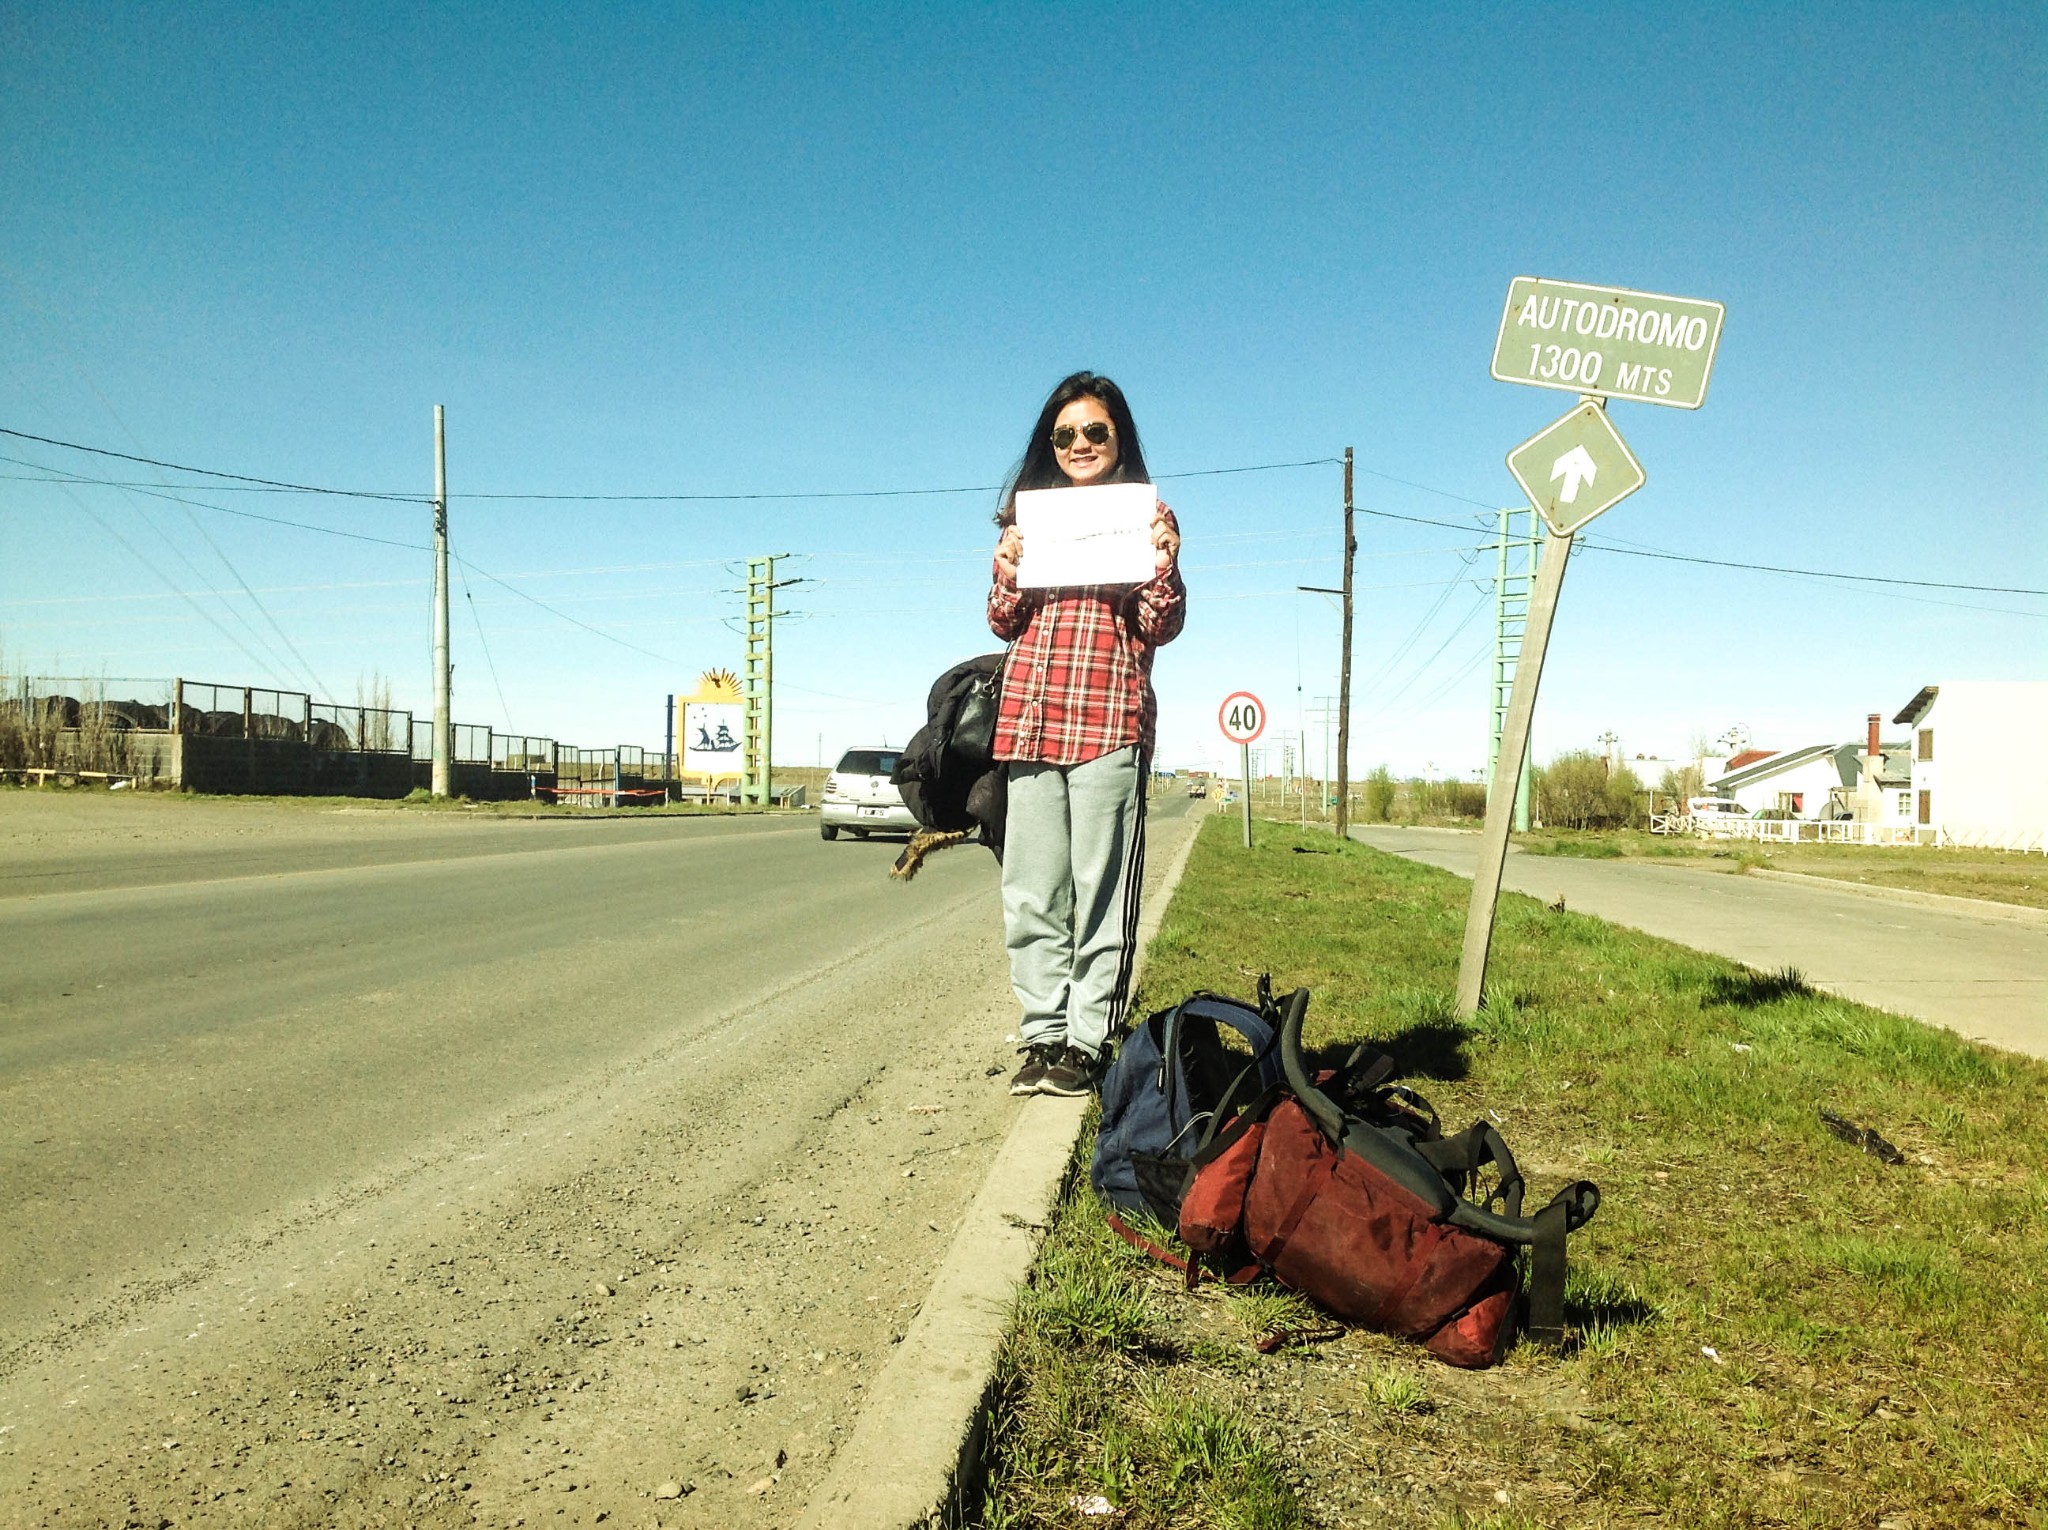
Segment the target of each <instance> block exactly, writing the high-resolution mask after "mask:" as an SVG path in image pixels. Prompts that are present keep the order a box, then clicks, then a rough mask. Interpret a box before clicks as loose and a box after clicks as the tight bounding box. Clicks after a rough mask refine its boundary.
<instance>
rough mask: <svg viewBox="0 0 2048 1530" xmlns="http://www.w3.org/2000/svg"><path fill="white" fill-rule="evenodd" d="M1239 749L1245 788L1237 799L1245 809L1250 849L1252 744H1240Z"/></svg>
mask: <svg viewBox="0 0 2048 1530" xmlns="http://www.w3.org/2000/svg"><path fill="white" fill-rule="evenodd" d="M1238 749H1239V755H1238V766H1239V774H1240V775H1241V776H1242V777H1243V778H1244V780H1243V786H1244V790H1243V792H1242V794H1241V795H1240V796H1239V797H1238V799H1237V800H1238V804H1239V806H1241V807H1242V808H1243V809H1244V847H1245V849H1247V850H1249V849H1251V847H1252V746H1251V745H1250V744H1240V745H1239V746H1238Z"/></svg>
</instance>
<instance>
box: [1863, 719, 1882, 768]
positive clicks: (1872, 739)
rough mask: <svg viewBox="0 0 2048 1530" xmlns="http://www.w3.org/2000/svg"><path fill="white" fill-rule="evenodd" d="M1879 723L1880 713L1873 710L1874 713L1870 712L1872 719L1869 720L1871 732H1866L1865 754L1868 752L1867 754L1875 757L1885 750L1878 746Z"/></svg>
mask: <svg viewBox="0 0 2048 1530" xmlns="http://www.w3.org/2000/svg"><path fill="white" fill-rule="evenodd" d="M1877 724H1878V714H1877V713H1875V712H1872V713H1871V714H1870V720H1869V732H1868V733H1867V734H1866V736H1865V737H1866V742H1865V743H1864V746H1863V752H1864V753H1865V754H1867V755H1870V756H1871V757H1872V758H1873V759H1874V758H1877V757H1878V756H1880V755H1882V754H1883V752H1884V751H1883V750H1882V749H1881V748H1880V747H1879V746H1878V742H1877Z"/></svg>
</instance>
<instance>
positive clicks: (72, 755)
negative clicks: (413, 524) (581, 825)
mask: <svg viewBox="0 0 2048 1530" xmlns="http://www.w3.org/2000/svg"><path fill="white" fill-rule="evenodd" d="M379 696H380V699H389V698H388V692H382V691H380V693H379ZM451 732H452V737H451V740H450V742H451V744H452V750H451V753H452V757H453V763H456V764H460V765H482V766H485V767H487V768H489V769H491V770H493V771H499V772H505V773H510V774H515V775H517V774H525V775H529V776H543V775H558V777H559V780H560V781H561V782H562V784H563V785H565V786H568V787H585V788H589V789H591V791H592V793H596V792H597V789H598V788H605V789H608V790H609V791H610V793H611V800H613V801H618V800H646V799H648V798H651V797H655V796H667V795H669V794H670V791H671V790H672V785H673V783H675V782H676V780H677V772H676V769H675V766H676V764H677V763H678V762H677V761H676V759H675V757H674V756H673V755H668V754H664V753H662V752H661V751H660V750H656V749H643V748H641V747H640V746H639V745H637V744H621V745H618V746H616V747H614V748H610V749H578V748H576V747H575V746H574V745H569V744H561V743H558V742H557V741H556V740H554V739H552V738H547V737H544V736H541V735H537V734H524V733H499V732H497V731H496V730H495V729H493V728H490V727H488V726H485V725H482V724H476V723H455V724H453V725H452V729H451ZM172 733H176V734H181V735H184V736H186V737H190V738H221V739H259V740H271V741H276V742H281V743H294V744H303V745H307V746H310V747H311V748H314V749H320V750H333V751H338V752H339V751H347V752H355V753H363V754H396V755H409V756H410V757H411V758H412V759H414V760H416V761H422V762H424V761H429V760H431V759H432V758H433V755H434V725H433V723H432V721H431V720H430V719H426V718H421V717H419V716H417V715H416V714H414V713H412V712H409V711H404V710H400V709H397V708H393V707H376V706H367V705H357V706H348V705H346V704H344V703H341V702H333V701H315V700H314V699H313V698H312V697H311V696H310V695H308V694H307V693H306V692H304V691H284V690H276V689H273V688H271V687H267V686H252V685H223V684H218V683H215V682H213V681H207V680H184V679H167V680H133V679H123V678H112V679H110V678H109V677H106V676H92V677H65V676H25V675H6V674H0V771H5V772H11V773H14V774H23V773H26V774H27V775H29V776H32V777H33V776H48V775H50V774H53V773H54V774H61V775H127V774H132V773H134V772H135V771H137V770H139V771H140V772H141V774H143V775H149V774H152V773H153V772H155V771H160V770H161V769H162V768H164V766H163V761H167V760H169V759H170V758H171V755H170V753H169V748H170V746H169V745H168V743H167V742H165V741H164V739H163V735H167V734H172ZM131 736H132V738H133V739H134V740H135V742H134V743H133V745H132V746H131V743H130V739H131ZM148 736H155V737H156V738H157V742H156V743H154V744H150V743H146V742H143V740H145V739H146V738H147V737H148ZM159 757H160V758H159ZM152 761H155V762H156V763H152ZM600 795H601V794H600ZM592 800H595V796H593V797H592Z"/></svg>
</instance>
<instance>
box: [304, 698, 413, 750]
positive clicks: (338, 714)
mask: <svg viewBox="0 0 2048 1530" xmlns="http://www.w3.org/2000/svg"><path fill="white" fill-rule="evenodd" d="M309 722H310V728H309V731H308V733H307V741H308V742H309V743H311V744H312V745H313V747H314V748H315V749H354V750H358V751H360V752H362V753H364V754H404V753H405V752H406V745H407V740H409V739H410V738H411V737H412V713H410V712H399V711H394V710H392V709H390V708H388V707H349V706H341V705H339V704H337V703H335V702H328V701H316V702H314V703H313V706H312V712H311V716H310V719H309Z"/></svg>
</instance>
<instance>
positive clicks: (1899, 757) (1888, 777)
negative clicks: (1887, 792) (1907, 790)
mask: <svg viewBox="0 0 2048 1530" xmlns="http://www.w3.org/2000/svg"><path fill="white" fill-rule="evenodd" d="M1878 747H1879V749H1880V750H1881V751H1882V752H1881V753H1880V754H1879V756H1878V760H1879V764H1878V767H1877V784H1878V785H1879V786H1911V785H1912V784H1913V746H1912V745H1911V744H1880V745H1879V746H1878Z"/></svg>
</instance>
